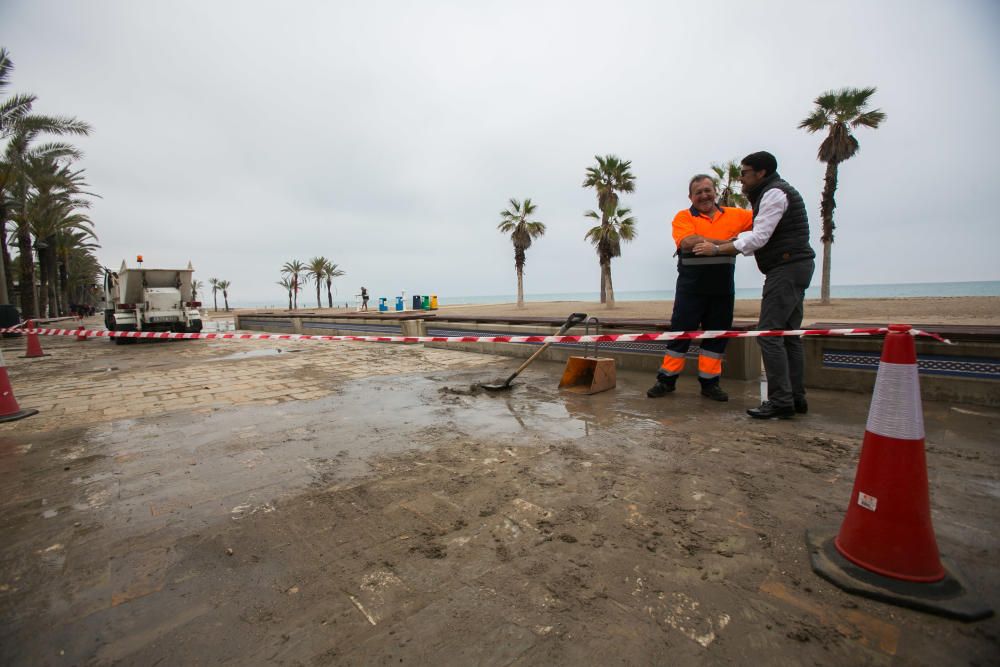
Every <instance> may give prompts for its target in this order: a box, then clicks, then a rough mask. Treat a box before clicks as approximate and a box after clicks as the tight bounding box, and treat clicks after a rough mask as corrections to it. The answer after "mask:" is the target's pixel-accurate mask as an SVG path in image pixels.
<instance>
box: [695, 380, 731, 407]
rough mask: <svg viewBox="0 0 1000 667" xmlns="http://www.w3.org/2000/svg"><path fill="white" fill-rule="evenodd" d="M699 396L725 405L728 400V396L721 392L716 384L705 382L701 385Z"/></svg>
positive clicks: (720, 388)
mask: <svg viewBox="0 0 1000 667" xmlns="http://www.w3.org/2000/svg"><path fill="white" fill-rule="evenodd" d="M701 395H702V396H704V397H705V398H710V399H712V400H713V401H719V402H720V403H725V402H726V401H728V400H729V394H727V393H726V392H725V391H723V390H722V387H720V386H719V383H718V382H706V383H702V385H701Z"/></svg>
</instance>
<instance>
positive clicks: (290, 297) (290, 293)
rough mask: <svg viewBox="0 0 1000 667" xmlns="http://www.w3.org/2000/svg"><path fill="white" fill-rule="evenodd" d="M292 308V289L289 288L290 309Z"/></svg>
mask: <svg viewBox="0 0 1000 667" xmlns="http://www.w3.org/2000/svg"><path fill="white" fill-rule="evenodd" d="M291 309H292V290H288V310H291Z"/></svg>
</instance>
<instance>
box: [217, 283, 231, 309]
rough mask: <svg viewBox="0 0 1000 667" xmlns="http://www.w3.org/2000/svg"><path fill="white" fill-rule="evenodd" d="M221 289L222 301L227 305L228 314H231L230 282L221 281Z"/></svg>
mask: <svg viewBox="0 0 1000 667" xmlns="http://www.w3.org/2000/svg"><path fill="white" fill-rule="evenodd" d="M219 289H220V290H222V300H223V302H224V303H225V304H226V312H227V313H228V312H229V281H228V280H220V281H219Z"/></svg>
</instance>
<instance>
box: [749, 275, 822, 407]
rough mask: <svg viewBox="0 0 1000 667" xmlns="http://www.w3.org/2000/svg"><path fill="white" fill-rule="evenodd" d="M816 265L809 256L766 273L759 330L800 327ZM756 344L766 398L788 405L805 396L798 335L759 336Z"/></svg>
mask: <svg viewBox="0 0 1000 667" xmlns="http://www.w3.org/2000/svg"><path fill="white" fill-rule="evenodd" d="M815 268H816V265H815V263H814V262H813V260H811V259H810V260H805V261H802V262H793V263H792V264H782V265H780V266H777V267H775V268H773V269H771V270H770V271H768V272H767V274H766V275H765V276H764V293H763V298H762V300H761V304H760V322H759V323H758V325H757V327H758V328H759V329H763V330H768V329H798V328H800V327H801V326H802V302H803V300H804V299H805V296H806V288H807V287H809V283H810V281H811V280H812V275H813V271H814V270H815ZM757 343H758V344H759V345H760V356H761V359H762V360H763V362H764V373H765V374H766V375H767V400H769V401H770V402H771V403H772V404H774V405H775V406H777V407H791V406H792V404H793V403H794V400H795V399H797V398H799V399H801V398H804V397H805V395H806V390H805V387H804V386H803V379H802V375H803V365H804V357H803V353H802V339H801V337H799V336H782V337H778V336H775V337H771V338H765V337H761V338H758V339H757Z"/></svg>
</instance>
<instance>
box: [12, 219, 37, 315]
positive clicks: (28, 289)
mask: <svg viewBox="0 0 1000 667" xmlns="http://www.w3.org/2000/svg"><path fill="white" fill-rule="evenodd" d="M17 247H18V250H19V251H20V253H21V281H20V284H19V285H18V287H19V288H20V294H21V315H22V317H24V319H28V318H32V317H33V318H36V319H37V318H38V303H37V302H36V301H35V261H34V258H33V257H32V256H31V255H32V251H31V232H30V231H28V225H27V223H24V224H20V225H18V226H17Z"/></svg>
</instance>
